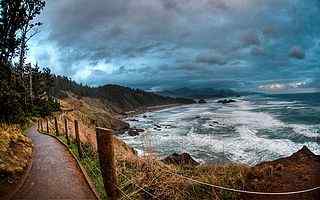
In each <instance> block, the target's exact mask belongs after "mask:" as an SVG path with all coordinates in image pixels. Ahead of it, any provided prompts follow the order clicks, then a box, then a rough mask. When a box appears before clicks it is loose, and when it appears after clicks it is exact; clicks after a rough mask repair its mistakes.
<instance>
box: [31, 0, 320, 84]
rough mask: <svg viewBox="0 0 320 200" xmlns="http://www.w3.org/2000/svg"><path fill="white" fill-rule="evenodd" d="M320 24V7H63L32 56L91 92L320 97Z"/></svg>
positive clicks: (189, 0) (213, 1) (194, 1)
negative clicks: (292, 89)
mask: <svg viewBox="0 0 320 200" xmlns="http://www.w3.org/2000/svg"><path fill="white" fill-rule="evenodd" d="M319 16H320V1H318V0H308V1H302V0H268V1H264V0H117V1H114V0H91V1H87V0H68V1H65V0H54V1H48V2H47V7H46V9H45V10H44V13H43V16H41V20H42V21H43V22H44V24H45V25H44V26H43V30H42V33H41V35H39V36H38V37H37V38H35V40H34V41H33V43H32V45H31V54H30V55H31V57H32V59H33V60H38V61H39V62H40V64H42V65H47V66H49V67H50V68H51V69H53V71H54V72H55V73H58V74H64V75H67V76H71V77H72V78H74V79H75V80H77V81H80V82H83V83H87V84H90V85H101V84H107V83H117V84H123V85H128V86H132V87H141V88H144V89H152V88H157V89H159V88H169V87H180V86H190V87H231V88H241V89H269V88H270V87H268V86H271V88H272V87H273V86H275V87H277V84H279V81H280V82H281V84H284V85H290V84H292V83H302V82H308V84H307V85H306V86H304V87H319V84H316V83H317V81H316V80H317V77H318V76H319V75H320V74H319V73H320V69H319V66H320V61H319V55H320V17H319ZM313 83H314V84H313ZM272 85H273V86H272ZM278 86H279V85H278ZM283 88H288V87H283ZM280 89H281V88H280Z"/></svg>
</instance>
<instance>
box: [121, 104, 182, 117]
mask: <svg viewBox="0 0 320 200" xmlns="http://www.w3.org/2000/svg"><path fill="white" fill-rule="evenodd" d="M183 105H188V104H180V103H175V104H165V105H158V106H149V107H140V108H137V109H136V110H133V111H128V112H126V113H125V114H124V115H121V117H120V119H122V120H123V119H126V118H130V117H136V116H137V115H140V114H144V113H147V112H155V111H160V110H164V109H167V108H173V107H178V106H183Z"/></svg>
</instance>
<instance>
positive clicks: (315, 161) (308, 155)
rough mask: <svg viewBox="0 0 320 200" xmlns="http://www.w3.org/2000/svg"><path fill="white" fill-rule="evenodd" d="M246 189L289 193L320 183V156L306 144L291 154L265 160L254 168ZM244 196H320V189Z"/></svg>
mask: <svg viewBox="0 0 320 200" xmlns="http://www.w3.org/2000/svg"><path fill="white" fill-rule="evenodd" d="M245 182H246V184H245V185H246V187H245V189H246V190H251V191H263V192H288V191H298V190H305V189H310V188H314V187H318V186H320V156H318V155H315V154H313V153H312V152H311V151H310V150H309V149H308V148H307V147H305V146H304V147H303V148H302V149H301V150H299V151H298V152H296V153H294V154H292V155H291V156H290V157H287V158H281V159H278V160H274V161H270V162H263V163H261V164H258V165H256V166H254V167H252V168H251V170H250V172H249V173H248V175H247V177H246V180H245ZM243 198H244V199H257V200H268V199H270V200H285V199H310V200H313V199H314V200H315V199H320V190H317V191H314V192H310V193H307V194H303V195H300V194H299V195H290V196H263V195H262V196H261V195H260V196H252V195H245V196H243Z"/></svg>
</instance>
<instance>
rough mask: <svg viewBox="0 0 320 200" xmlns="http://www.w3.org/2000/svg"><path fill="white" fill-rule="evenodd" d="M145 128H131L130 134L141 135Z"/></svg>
mask: <svg viewBox="0 0 320 200" xmlns="http://www.w3.org/2000/svg"><path fill="white" fill-rule="evenodd" d="M143 132H144V130H143V129H140V128H130V129H129V131H128V135H129V136H137V135H140V133H143Z"/></svg>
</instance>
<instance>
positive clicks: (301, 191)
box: [165, 170, 320, 195]
mask: <svg viewBox="0 0 320 200" xmlns="http://www.w3.org/2000/svg"><path fill="white" fill-rule="evenodd" d="M165 171H166V172H168V173H170V174H172V175H174V176H178V177H180V178H183V179H186V180H189V181H191V182H195V183H198V184H202V185H206V186H209V187H213V188H217V189H221V190H225V191H229V192H236V193H243V194H256V195H294V194H303V193H309V192H313V191H316V190H319V189H320V186H318V187H314V188H310V189H305V190H298V191H292V192H256V191H247V190H239V189H234V188H228V187H224V186H220V185H214V184H210V183H206V182H202V181H198V180H195V179H192V178H189V177H186V176H183V175H181V174H177V173H175V172H171V171H169V170H165Z"/></svg>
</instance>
